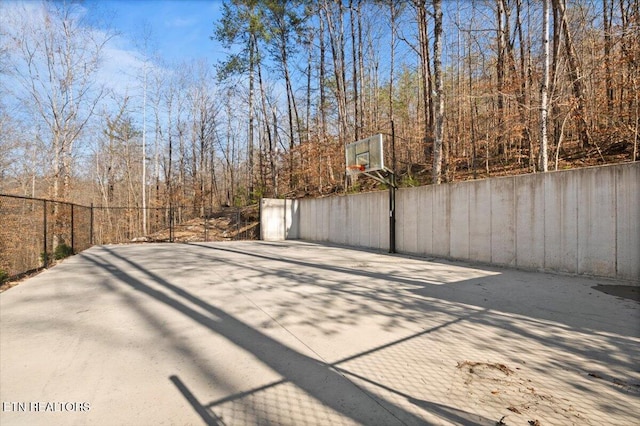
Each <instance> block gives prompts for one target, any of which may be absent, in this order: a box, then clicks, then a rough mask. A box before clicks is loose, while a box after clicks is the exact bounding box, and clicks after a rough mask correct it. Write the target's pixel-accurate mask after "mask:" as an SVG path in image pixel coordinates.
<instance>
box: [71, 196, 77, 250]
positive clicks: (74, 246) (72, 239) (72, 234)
mask: <svg viewBox="0 0 640 426" xmlns="http://www.w3.org/2000/svg"><path fill="white" fill-rule="evenodd" d="M74 207H75V204H71V253H75V252H76V245H75V235H74V232H73V225H74V220H73V208H74Z"/></svg>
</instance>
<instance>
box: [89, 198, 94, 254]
mask: <svg viewBox="0 0 640 426" xmlns="http://www.w3.org/2000/svg"><path fill="white" fill-rule="evenodd" d="M89 245H90V246H92V245H93V203H91V207H90V210H89Z"/></svg>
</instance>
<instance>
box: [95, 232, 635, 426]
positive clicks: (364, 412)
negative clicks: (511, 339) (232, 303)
mask: <svg viewBox="0 0 640 426" xmlns="http://www.w3.org/2000/svg"><path fill="white" fill-rule="evenodd" d="M189 247H198V248H201V249H203V250H202V252H201V253H200V252H197V253H195V254H190V255H189V256H193V258H192V259H191V260H192V261H193V262H194V264H197V263H200V262H202V261H203V260H206V261H207V263H208V264H209V265H211V264H213V263H216V262H217V263H218V264H228V265H231V266H237V267H238V268H242V269H243V270H250V271H253V272H254V273H255V281H256V285H258V284H259V285H260V289H261V290H263V291H269V290H270V287H269V286H270V285H272V284H265V285H262V283H259V281H260V278H261V277H272V276H276V277H279V278H282V279H284V280H286V281H288V282H290V283H294V284H307V285H311V286H315V287H318V288H320V289H322V291H321V292H318V293H314V294H310V295H305V296H304V297H305V298H307V300H309V301H313V302H314V303H316V304H318V306H321V307H322V308H323V309H325V312H318V313H317V315H314V312H308V313H309V314H310V315H311V318H310V319H309V321H311V323H313V324H314V325H317V326H318V328H319V329H321V330H322V327H323V324H322V318H323V317H324V314H326V311H329V310H331V308H332V306H333V302H334V301H335V299H336V298H342V299H347V301H348V302H349V303H352V304H353V306H352V308H351V309H350V310H349V312H348V313H347V314H340V315H338V316H335V315H334V316H332V317H331V321H333V322H342V323H344V324H356V323H357V322H358V321H365V320H366V319H367V318H369V317H370V316H372V315H379V316H385V317H387V318H388V323H387V325H388V327H390V328H393V327H396V326H397V321H398V320H399V319H402V320H405V321H410V322H414V323H416V324H426V323H428V319H429V316H430V314H432V313H446V314H447V315H449V316H450V317H451V318H452V320H451V321H449V322H445V323H441V324H440V325H438V326H435V327H429V328H427V329H426V330H424V331H423V332H420V333H416V334H413V335H411V336H409V337H406V338H404V339H400V340H398V341H394V342H391V343H389V344H385V345H382V346H379V347H375V348H372V349H370V350H367V351H364V352H361V353H358V354H354V355H351V356H348V357H346V358H344V359H341V360H338V361H336V362H333V363H327V362H324V361H322V360H318V359H314V358H310V357H308V356H306V355H303V354H301V353H299V352H297V351H295V350H293V349H291V348H289V347H287V346H285V345H283V344H281V343H279V342H277V341H275V340H274V339H272V338H271V337H269V336H267V335H265V334H264V333H262V332H260V331H258V330H256V329H255V328H253V327H250V326H248V325H247V324H245V323H243V322H242V321H240V320H238V319H237V318H236V317H235V316H232V315H230V314H229V313H227V312H225V311H224V310H222V309H220V308H218V307H215V306H213V305H211V304H209V303H207V302H205V301H203V300H202V299H200V298H198V297H196V296H194V295H193V294H191V293H189V292H187V291H186V290H184V289H182V288H180V287H179V286H177V285H175V284H173V283H171V282H169V281H167V280H166V279H164V278H162V277H161V276H159V275H158V274H156V273H153V272H151V271H149V270H147V269H145V268H144V267H143V266H141V265H139V264H137V263H135V262H133V261H131V260H130V259H127V258H125V257H123V256H121V255H120V254H118V253H117V252H115V251H113V250H111V249H109V248H108V247H103V249H104V250H106V251H107V252H108V253H109V254H110V255H111V256H113V257H114V258H116V259H118V260H119V261H122V262H125V263H127V264H129V265H131V266H132V267H133V268H135V269H136V270H137V271H139V272H141V273H143V274H144V275H145V276H147V277H148V278H150V279H151V280H152V281H153V282H154V283H157V284H159V285H160V286H161V287H162V288H163V289H164V290H166V291H159V290H157V289H154V288H152V287H151V286H149V285H147V284H145V283H144V282H142V281H141V280H139V279H137V278H135V277H133V276H132V275H130V274H124V273H122V272H121V271H119V270H118V269H117V268H116V267H115V266H114V265H112V264H110V262H109V261H108V260H107V258H105V257H93V256H90V255H88V254H87V255H84V257H86V258H87V259H89V260H90V261H91V262H93V263H94V264H96V265H98V266H100V267H102V268H103V269H105V270H106V271H108V272H109V273H112V274H113V275H114V276H115V277H116V278H117V280H119V281H120V282H122V283H125V284H127V285H128V286H130V287H132V288H134V289H136V290H138V291H141V292H143V293H144V294H146V295H148V296H150V297H152V298H153V299H155V300H157V301H159V302H162V303H164V304H166V305H167V306H170V307H171V308H173V309H175V310H176V311H178V312H180V313H182V314H184V315H186V316H188V317H189V318H191V319H192V320H193V321H195V322H197V323H199V324H200V325H202V326H205V327H206V328H208V329H209V330H211V331H212V332H213V333H216V334H218V335H221V336H223V337H225V338H226V339H228V340H229V341H231V342H233V343H234V344H236V345H237V346H239V347H241V348H243V349H244V350H246V351H248V352H249V353H252V354H254V355H255V356H256V358H257V359H259V360H260V361H261V362H263V363H264V364H265V365H267V366H268V367H270V368H271V369H273V370H275V371H276V372H277V373H278V374H279V375H281V376H282V377H283V379H282V380H281V381H277V382H274V383H271V384H268V385H265V386H262V387H260V388H256V389H252V390H249V391H244V392H241V393H232V392H230V395H229V396H227V397H225V398H223V399H221V400H216V401H213V402H204V403H203V402H201V398H200V399H199V398H196V397H195V395H194V394H193V393H192V392H191V391H190V390H189V388H188V387H187V385H186V384H184V383H183V382H182V381H181V380H180V379H179V378H178V377H177V376H175V375H174V376H171V379H170V380H171V381H172V382H173V383H174V385H175V386H176V387H177V388H178V390H180V392H181V393H182V395H183V396H184V397H185V399H186V400H187V401H189V403H190V404H191V405H192V406H193V407H194V410H195V411H196V412H197V413H198V414H199V415H200V417H201V418H202V419H203V421H205V422H206V423H207V424H224V423H223V422H222V420H221V418H220V417H219V416H217V415H216V414H215V413H214V412H213V410H214V409H217V408H220V407H222V406H224V405H225V404H233V403H234V402H235V401H238V400H251V398H258V396H259V395H264V394H265V392H266V391H276V390H277V392H281V395H283V396H285V397H286V396H287V395H291V392H292V391H291V390H290V389H288V388H287V386H290V385H293V386H295V387H296V388H298V389H300V390H301V391H302V392H303V393H304V394H306V395H308V396H310V397H311V398H313V399H314V400H316V401H318V402H319V403H320V404H321V405H322V406H326V407H329V408H330V409H331V410H334V411H336V412H338V413H341V414H342V415H344V416H346V417H348V418H350V419H352V420H353V421H355V422H358V423H361V424H390V423H404V424H424V419H422V418H419V417H417V416H416V415H414V414H413V413H411V412H409V411H407V410H405V409H403V408H402V407H400V406H398V405H397V404H394V403H393V402H392V401H387V400H382V399H381V398H380V397H379V396H377V395H373V394H370V393H367V392H366V391H364V390H363V389H362V387H360V386H358V385H356V384H354V383H353V381H351V380H349V379H348V377H353V378H356V379H358V380H360V381H364V382H366V383H368V384H369V385H372V386H374V387H377V388H381V389H384V390H385V391H387V392H390V393H393V394H395V395H397V396H399V397H401V398H404V399H406V400H407V401H409V402H410V403H411V404H413V405H415V406H416V407H420V408H421V409H423V410H425V411H428V412H430V413H431V414H433V415H435V416H437V417H439V418H442V419H446V420H448V421H451V422H457V423H463V424H483V425H484V424H495V423H496V421H497V419H495V420H489V419H486V418H483V417H481V416H477V415H475V414H473V413H468V412H465V411H462V410H458V409H455V408H453V407H448V406H445V405H442V404H437V403H433V402H430V401H426V400H423V399H420V398H418V397H416V396H415V395H413V396H412V395H409V394H407V393H406V392H402V391H399V390H397V389H394V388H392V387H390V386H388V385H384V384H382V383H379V382H376V381H373V380H371V379H370V378H368V377H365V376H363V375H362V374H358V373H357V372H354V371H351V370H350V369H348V368H346V367H343V365H344V364H346V363H348V362H349V361H353V360H357V359H363V358H365V357H367V356H369V355H374V354H376V353H381V352H383V351H385V350H387V349H390V348H392V347H396V348H397V347H399V346H400V345H402V344H403V343H406V342H408V341H410V340H412V339H417V338H419V337H420V336H422V335H425V334H428V333H432V332H433V331H435V330H437V329H440V328H443V327H448V326H450V325H452V324H456V323H460V322H462V321H467V322H468V323H470V324H481V325H486V326H489V327H493V328H495V329H502V330H507V331H509V332H511V333H515V334H518V335H521V336H522V337H523V338H526V339H532V340H534V341H537V342H540V343H542V344H543V345H544V346H545V347H548V348H550V349H553V350H556V351H559V352H569V353H573V354H578V355H580V356H583V357H585V358H587V359H595V360H598V361H601V362H603V363H610V364H613V365H616V364H617V365H620V366H621V367H622V368H625V369H632V371H635V370H634V369H635V368H636V367H637V366H636V365H634V363H633V361H632V360H633V358H634V357H633V356H630V357H628V358H624V357H620V354H633V353H636V352H637V347H636V342H635V341H634V339H635V338H637V337H638V333H634V332H633V331H631V332H629V331H626V332H625V331H621V330H619V329H617V323H616V322H615V321H612V322H611V323H599V322H598V321H594V320H590V319H589V318H588V317H587V315H588V313H589V312H588V309H589V308H586V309H579V308H576V309H575V315H572V314H571V313H567V312H566V309H567V307H571V306H572V305H571V300H570V297H571V292H566V293H561V294H556V295H555V297H552V298H551V299H549V298H548V296H549V295H548V291H555V290H557V289H556V288H554V287H546V288H545V275H544V274H530V275H527V273H522V272H519V273H520V274H524V275H525V276H526V277H530V278H532V279H535V280H538V282H536V285H538V286H539V287H541V288H532V287H531V286H530V283H529V284H527V283H525V282H523V283H520V282H516V283H514V282H511V281H509V280H506V281H505V280H504V277H500V278H501V279H498V277H499V272H497V271H499V270H497V269H491V268H487V269H489V270H490V271H492V272H494V273H492V274H491V275H487V276H485V277H482V278H475V279H469V280H462V281H457V282H446V284H445V285H443V282H445V278H449V277H444V276H443V277H442V280H439V282H435V281H434V282H432V281H427V280H420V279H414V278H411V277H407V276H405V275H402V274H401V273H398V274H396V273H394V272H393V271H391V272H390V273H378V272H374V271H368V270H366V265H363V266H362V267H343V266H338V265H327V264H314V263H313V261H310V260H301V259H292V258H288V257H286V256H279V255H278V254H277V251H274V253H276V254H273V255H265V254H262V253H252V252H250V251H247V250H239V249H235V248H233V247H229V246H225V247H220V246H219V245H218V246H211V245H205V244H190V245H189ZM320 247H322V246H321V245H320ZM344 250H348V249H344ZM224 252H227V253H233V254H236V255H240V256H243V257H242V258H241V259H239V260H237V259H236V260H234V259H230V258H225V257H223V256H218V255H217V254H216V253H224ZM391 258H393V259H397V261H398V262H402V259H403V258H404V257H402V256H392V257H391ZM252 259H259V260H265V261H269V262H275V263H273V264H271V266H269V267H266V266H264V265H260V264H259V263H257V262H255V261H252ZM185 260H186V261H189V259H185ZM200 264H201V263H200ZM293 267H300V268H302V269H294V268H293ZM328 271H330V272H334V273H338V274H341V277H340V278H332V279H330V280H328V279H327V278H326V276H325V275H326V274H325V272H328ZM354 276H357V277H364V278H366V279H368V280H369V281H370V282H377V281H380V282H382V283H385V285H379V286H375V291H372V287H371V286H368V285H362V284H360V283H358V282H355V281H354V279H353V277H354ZM536 277H537V278H536ZM227 279H228V282H230V283H231V284H233V283H234V281H235V280H236V278H235V277H227ZM436 279H437V277H436ZM389 284H390V285H389ZM514 286H517V287H518V289H519V291H518V292H517V293H514V292H513V287H514ZM292 291H293V289H292ZM501 292H504V293H505V294H501ZM545 294H546V296H547V297H546V298H545V297H543V296H545ZM185 301H186V302H189V303H192V304H194V305H196V306H198V307H199V308H200V309H199V310H195V309H193V308H191V307H190V306H188V305H187V304H186V303H185ZM301 302H302V301H301V300H296V301H295V302H291V301H287V300H282V301H281V302H279V303H278V304H277V306H276V308H277V309H278V311H277V312H274V313H272V314H271V315H272V316H273V317H274V318H277V321H278V324H283V325H284V326H286V325H287V318H288V315H289V316H291V317H293V315H291V313H292V312H294V311H295V310H296V309H304V306H303V307H302V308H301V306H300V305H302V304H303V303H301ZM371 302H375V303H373V304H372V303H371ZM545 304H546V305H545ZM558 309H564V310H565V311H563V312H558V311H557V310H558ZM571 309H573V308H571ZM203 311H204V312H205V314H203V313H202V312H203ZM147 320H149V321H150V322H151V323H154V322H156V324H155V325H157V326H158V327H161V325H160V324H159V322H158V321H157V320H156V319H153V318H147ZM532 328H533V329H535V330H536V332H535V333H532V332H531V329H532ZM549 330H553V331H549ZM563 330H566V331H572V332H579V333H581V334H582V335H584V336H585V339H584V340H583V341H581V342H579V344H577V342H575V341H572V340H567V339H564V338H563V336H561V335H558V334H554V333H555V332H557V331H560V332H562V331H563ZM324 331H325V332H326V333H327V334H331V332H332V330H331V329H330V328H328V329H325V330H324ZM594 332H595V333H601V334H602V335H600V336H599V337H600V338H601V339H604V340H605V341H606V342H607V345H604V346H602V345H600V344H599V343H597V342H594V343H592V342H590V341H589V339H588V336H589V334H592V333H594ZM610 333H616V334H615V335H614V334H610ZM624 336H628V337H631V339H625V338H624ZM496 344H499V342H495V341H478V342H477V343H476V345H477V346H478V348H480V349H482V348H487V347H491V346H492V345H496ZM510 349H511V351H512V352H518V351H526V350H527V348H526V347H524V346H523V347H521V348H519V347H512V348H510ZM186 355H189V354H188V353H187V354H186ZM553 362H555V363H557V364H556V365H553V367H556V368H558V367H559V368H562V369H575V370H576V372H577V373H578V374H581V375H588V374H589V373H592V372H589V371H583V370H582V367H581V366H579V365H577V364H575V363H574V362H573V361H570V360H564V359H557V360H555V361H553ZM200 368H201V370H202V371H203V373H204V374H212V375H213V374H215V372H213V371H211V368H209V367H207V366H206V365H202V366H201V367H200ZM596 374H597V372H596ZM590 377H598V376H597V375H596V376H590ZM600 377H603V375H600ZM614 379H615V378H614ZM614 379H612V383H611V387H612V388H613V389H615V390H617V391H621V392H628V388H629V387H624V386H619V385H617V384H616V383H615V382H613V380H614ZM576 386H577V385H576ZM280 389H282V391H280ZM285 389H286V391H285ZM581 390H583V391H584V389H581ZM586 391H588V390H586ZM296 395H297V394H296ZM302 398H304V397H302V396H301V397H300V399H299V401H298V403H299V404H300V405H303V403H302V401H303V399H302ZM266 402H267V404H266V405H268V402H269V400H266ZM258 405H259V406H261V407H263V406H265V401H261V403H260V404H257V405H256V406H258ZM308 407H310V406H309V405H307V408H308ZM623 408H624V407H623ZM623 408H619V409H623ZM256 410H257V409H256ZM262 410H263V411H256V412H255V414H256V415H257V416H266V418H267V419H268V418H269V416H275V415H276V414H277V413H272V412H269V410H266V411H265V410H264V409H262ZM267 422H268V420H267Z"/></svg>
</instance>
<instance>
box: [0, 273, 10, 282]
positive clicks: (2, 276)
mask: <svg viewBox="0 0 640 426" xmlns="http://www.w3.org/2000/svg"><path fill="white" fill-rule="evenodd" d="M8 280H9V273H8V272H7V271H5V270H4V269H0V284H4V282H5V281H8Z"/></svg>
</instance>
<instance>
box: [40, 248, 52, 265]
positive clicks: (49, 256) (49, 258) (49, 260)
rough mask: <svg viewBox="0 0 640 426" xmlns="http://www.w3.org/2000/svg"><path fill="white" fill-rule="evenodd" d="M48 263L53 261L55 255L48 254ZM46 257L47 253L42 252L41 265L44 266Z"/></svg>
mask: <svg viewBox="0 0 640 426" xmlns="http://www.w3.org/2000/svg"><path fill="white" fill-rule="evenodd" d="M46 256H47V263H51V261H52V260H53V253H47V254H46ZM44 257H45V253H44V252H43V251H42V252H40V263H42V264H43V265H44Z"/></svg>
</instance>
